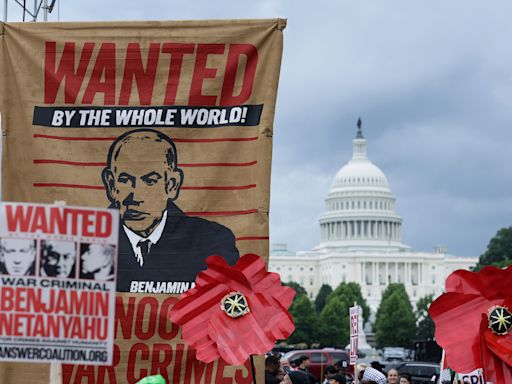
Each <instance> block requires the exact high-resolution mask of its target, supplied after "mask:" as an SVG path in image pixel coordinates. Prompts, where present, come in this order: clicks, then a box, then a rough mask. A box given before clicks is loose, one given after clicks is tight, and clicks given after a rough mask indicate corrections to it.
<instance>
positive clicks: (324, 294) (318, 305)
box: [315, 284, 332, 313]
mask: <svg viewBox="0 0 512 384" xmlns="http://www.w3.org/2000/svg"><path fill="white" fill-rule="evenodd" d="M331 292H332V288H331V286H330V285H328V284H322V286H321V287H320V291H318V295H316V299H315V309H316V313H320V312H322V309H324V307H325V305H326V304H327V299H328V297H329V295H330V294H331Z"/></svg>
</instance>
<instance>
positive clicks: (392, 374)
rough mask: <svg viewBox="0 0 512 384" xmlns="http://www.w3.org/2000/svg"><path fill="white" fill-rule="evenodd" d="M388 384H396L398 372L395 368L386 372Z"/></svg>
mask: <svg viewBox="0 0 512 384" xmlns="http://www.w3.org/2000/svg"><path fill="white" fill-rule="evenodd" d="M388 384H398V371H397V370H396V369H395V368H391V369H390V370H389V371H388Z"/></svg>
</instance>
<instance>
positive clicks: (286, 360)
mask: <svg viewBox="0 0 512 384" xmlns="http://www.w3.org/2000/svg"><path fill="white" fill-rule="evenodd" d="M289 366H290V362H289V361H288V359H285V358H284V357H283V358H282V359H281V367H283V368H284V367H289Z"/></svg>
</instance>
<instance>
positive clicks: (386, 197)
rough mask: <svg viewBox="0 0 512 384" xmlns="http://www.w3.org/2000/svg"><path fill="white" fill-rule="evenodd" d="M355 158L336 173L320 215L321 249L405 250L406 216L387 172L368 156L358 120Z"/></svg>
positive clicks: (354, 145)
mask: <svg viewBox="0 0 512 384" xmlns="http://www.w3.org/2000/svg"><path fill="white" fill-rule="evenodd" d="M352 146H353V153H352V158H351V159H350V160H349V161H348V163H347V164H345V165H344V166H343V167H342V168H341V169H340V170H339V171H338V173H336V176H335V177H334V180H333V182H332V185H331V188H330V190H329V193H328V194H327V198H326V199H325V204H326V210H325V212H324V214H323V215H322V216H321V217H320V245H319V246H318V247H317V249H321V248H352V249H368V248H372V249H373V248H375V247H379V248H386V249H388V250H389V249H394V250H396V249H405V248H407V246H405V245H404V244H402V242H401V235H400V232H401V226H402V218H401V217H400V216H399V215H398V214H397V213H396V212H395V196H394V195H393V193H392V192H391V190H390V188H389V184H388V180H387V178H386V175H384V172H382V171H381V169H380V168H379V167H377V166H376V165H375V164H373V163H372V162H371V161H370V160H369V159H368V157H367V156H366V140H365V138H364V137H363V133H362V131H361V123H360V121H359V122H358V131H357V135H356V138H355V139H354V140H353V141H352Z"/></svg>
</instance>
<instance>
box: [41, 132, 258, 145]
mask: <svg viewBox="0 0 512 384" xmlns="http://www.w3.org/2000/svg"><path fill="white" fill-rule="evenodd" d="M33 137H34V138H35V139H53V140H71V141H114V140H115V139H117V137H70V136H54V135H42V134H34V135H33ZM254 140H258V137H257V136H256V137H223V138H215V139H179V138H173V139H172V141H174V142H175V143H221V142H231V141H254Z"/></svg>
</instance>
